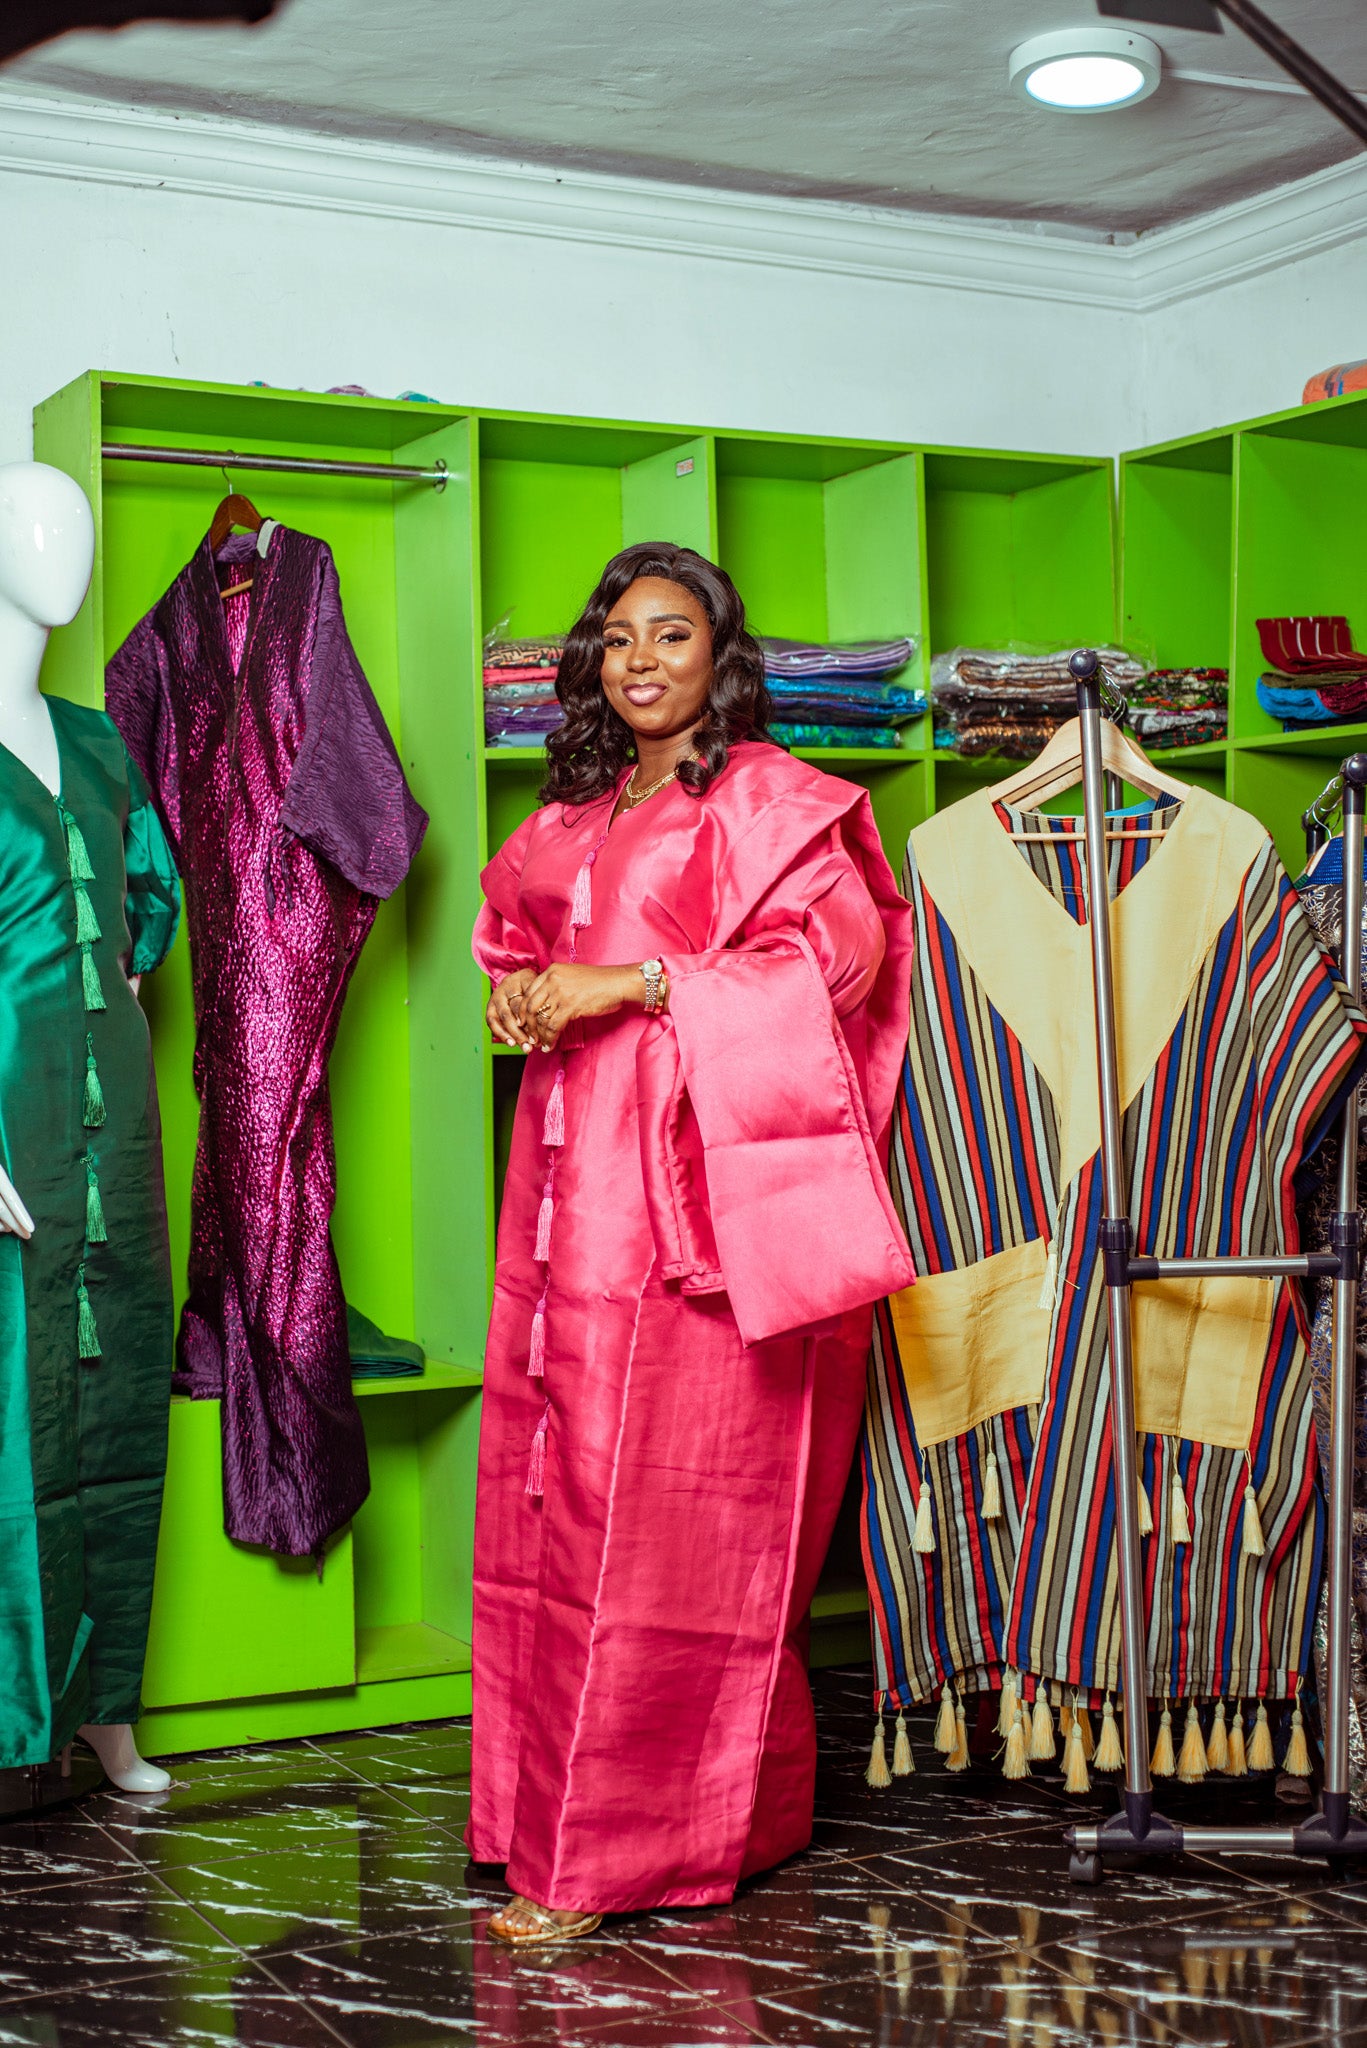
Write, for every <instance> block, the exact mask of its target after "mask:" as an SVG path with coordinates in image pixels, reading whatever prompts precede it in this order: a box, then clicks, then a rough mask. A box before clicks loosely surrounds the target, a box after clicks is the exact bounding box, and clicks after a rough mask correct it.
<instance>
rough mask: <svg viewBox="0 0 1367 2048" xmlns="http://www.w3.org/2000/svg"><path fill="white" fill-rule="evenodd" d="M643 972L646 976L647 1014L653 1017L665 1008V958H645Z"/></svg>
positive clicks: (642, 965)
mask: <svg viewBox="0 0 1367 2048" xmlns="http://www.w3.org/2000/svg"><path fill="white" fill-rule="evenodd" d="M641 972H642V974H643V975H644V976H645V978H646V1015H647V1017H653V1016H655V1015H656V1013H657V1012H658V1011H660V1010H662V1009H663V1008H664V1000H665V990H666V987H667V983H666V981H665V964H664V961H663V960H643V961H642V962H641Z"/></svg>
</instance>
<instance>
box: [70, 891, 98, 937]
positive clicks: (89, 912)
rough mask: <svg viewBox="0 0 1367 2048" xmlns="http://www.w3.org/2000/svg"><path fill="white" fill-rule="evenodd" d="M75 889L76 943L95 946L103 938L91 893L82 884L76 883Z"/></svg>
mask: <svg viewBox="0 0 1367 2048" xmlns="http://www.w3.org/2000/svg"><path fill="white" fill-rule="evenodd" d="M73 887H74V889H75V891H76V942H77V944H78V945H81V946H89V945H93V944H94V942H95V940H96V939H98V938H99V937H101V932H100V921H99V919H98V918H97V917H96V915H95V906H94V904H93V903H92V902H91V900H90V891H89V890H88V889H87V888H86V887H85V886H84V884H83V883H81V882H76V883H74V884H73Z"/></svg>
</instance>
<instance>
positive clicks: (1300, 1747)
mask: <svg viewBox="0 0 1367 2048" xmlns="http://www.w3.org/2000/svg"><path fill="white" fill-rule="evenodd" d="M1282 1769H1283V1770H1284V1771H1286V1772H1288V1773H1289V1774H1290V1776H1291V1777H1293V1778H1308V1777H1310V1775H1311V1773H1312V1770H1313V1766H1312V1764H1311V1762H1310V1745H1309V1743H1308V1742H1307V1741H1306V1739H1305V1717H1304V1716H1303V1714H1302V1713H1301V1689H1300V1687H1299V1685H1298V1686H1297V1687H1296V1704H1295V1706H1294V1708H1293V1709H1292V1712H1291V1740H1290V1741H1289V1742H1288V1743H1287V1745H1286V1755H1285V1757H1284V1758H1283V1760H1282Z"/></svg>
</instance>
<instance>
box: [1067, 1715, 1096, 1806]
mask: <svg viewBox="0 0 1367 2048" xmlns="http://www.w3.org/2000/svg"><path fill="white" fill-rule="evenodd" d="M1064 1756H1065V1757H1066V1759H1067V1763H1068V1768H1067V1770H1066V1771H1065V1772H1064V1776H1063V1789H1064V1791H1065V1792H1075V1793H1076V1794H1078V1796H1079V1797H1081V1796H1082V1794H1083V1793H1086V1792H1090V1791H1091V1789H1092V1780H1091V1775H1090V1773H1089V1772H1088V1769H1087V1757H1086V1753H1085V1752H1084V1750H1083V1747H1082V1726H1081V1723H1080V1722H1079V1721H1078V1720H1077V1719H1076V1718H1075V1719H1074V1721H1073V1725H1072V1727H1071V1728H1070V1729H1069V1731H1068V1740H1067V1743H1066V1745H1065V1747H1064Z"/></svg>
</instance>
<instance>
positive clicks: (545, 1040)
mask: <svg viewBox="0 0 1367 2048" xmlns="http://www.w3.org/2000/svg"><path fill="white" fill-rule="evenodd" d="M645 1000H646V983H645V976H644V975H643V974H642V972H641V970H640V968H639V967H585V966H582V965H579V964H578V963H576V962H572V961H568V960H562V961H557V962H556V963H555V965H554V966H551V967H548V968H547V969H546V971H545V973H544V974H538V975H537V977H536V980H535V981H533V982H531V983H530V984H529V985H528V987H527V988H526V989H524V990H523V993H522V1022H523V1025H524V1027H525V1028H526V1029H527V1030H528V1031H530V1032H531V1034H532V1036H533V1037H534V1038H535V1039H536V1041H537V1043H538V1044H539V1045H540V1046H541V1048H542V1050H543V1052H550V1051H551V1049H552V1047H553V1046H554V1045H555V1042H556V1040H557V1039H558V1038H559V1036H560V1034H561V1032H562V1031H563V1030H564V1028H565V1026H566V1025H567V1024H571V1023H573V1022H574V1020H575V1018H576V1017H610V1016H611V1015H612V1013H613V1011H614V1010H621V1009H624V1008H625V1007H626V1005H627V1004H628V1003H634V1004H638V1005H639V1006H640V1007H641V1008H642V1009H644V1008H645Z"/></svg>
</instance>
